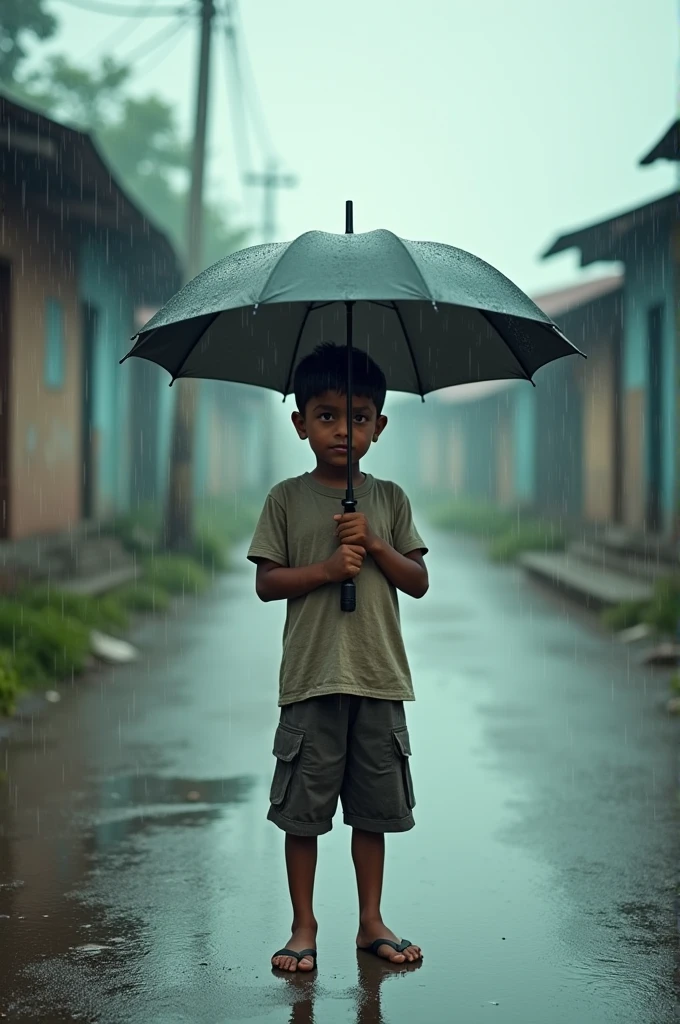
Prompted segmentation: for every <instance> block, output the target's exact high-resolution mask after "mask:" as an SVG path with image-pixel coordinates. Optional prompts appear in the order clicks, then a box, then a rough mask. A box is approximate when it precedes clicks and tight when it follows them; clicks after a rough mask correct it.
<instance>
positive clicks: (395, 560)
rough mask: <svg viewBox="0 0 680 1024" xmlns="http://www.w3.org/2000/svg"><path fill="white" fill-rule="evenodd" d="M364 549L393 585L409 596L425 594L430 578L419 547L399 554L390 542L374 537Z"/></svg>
mask: <svg viewBox="0 0 680 1024" xmlns="http://www.w3.org/2000/svg"><path fill="white" fill-rule="evenodd" d="M366 550H367V552H368V554H369V555H370V556H371V558H372V559H373V561H374V562H375V563H376V565H377V566H378V567H379V568H380V569H381V570H382V572H383V574H384V575H385V576H386V577H387V579H388V580H389V581H390V583H391V584H392V586H393V587H396V588H397V590H401V591H403V593H404V594H408V595H409V597H424V596H425V594H426V593H427V591H428V588H429V586H430V580H429V576H428V573H427V566H426V565H425V560H424V558H423V555H422V552H421V550H420V549H418V550H417V551H409V552H408V554H406V555H400V554H399V552H398V551H395V549H394V548H393V547H392V545H391V544H388V543H387V541H384V540H381V539H380V537H376V538H375V541H374V542H373V543H372V544H371V545H370V546H368V547H367V548H366Z"/></svg>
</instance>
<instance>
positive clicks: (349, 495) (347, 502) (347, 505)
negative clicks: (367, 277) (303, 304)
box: [342, 302, 357, 512]
mask: <svg viewBox="0 0 680 1024" xmlns="http://www.w3.org/2000/svg"><path fill="white" fill-rule="evenodd" d="M345 308H346V311H347V491H346V493H345V499H344V501H343V503H342V504H343V507H344V509H345V512H354V510H355V509H356V504H357V503H356V501H355V499H354V479H353V477H354V466H353V464H352V387H353V381H352V340H353V331H354V303H353V302H346V303H345Z"/></svg>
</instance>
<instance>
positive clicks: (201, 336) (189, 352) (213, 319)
mask: <svg viewBox="0 0 680 1024" xmlns="http://www.w3.org/2000/svg"><path fill="white" fill-rule="evenodd" d="M223 312H224V310H222V309H220V310H218V311H217V313H215V314H214V316H212V317H211V319H210V323H208V324H206V326H205V330H203V331H201V333H200V334H199V336H198V337H197V338H196V341H195V342H194V343H193V345H192V346H191V347H190V349H189V351H188V352H187V353H186V355H185V356H184V359H183V360H182V362H181V363H180V364H179V366H178V367H177V370H176V372H175V373H173V375H172V380H171V381H170V387H172V385H173V384H174V383H175V381H176V380H177V379H178V378H179V375H180V373H181V372H182V370H183V369H184V367H185V366H186V362H187V359H188V358H189V356H190V355H191V353H192V352H193V351H194V349H195V348H196V346H197V345H198V343H199V341H202V340H203V338H204V337H205V336H206V334H207V332H208V331H209V330H210V328H211V327H212V325H213V324H214V323H215V321H216V320H217V318H218V316H220V315H221V314H222V313H223Z"/></svg>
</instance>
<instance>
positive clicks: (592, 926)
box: [0, 531, 680, 1024]
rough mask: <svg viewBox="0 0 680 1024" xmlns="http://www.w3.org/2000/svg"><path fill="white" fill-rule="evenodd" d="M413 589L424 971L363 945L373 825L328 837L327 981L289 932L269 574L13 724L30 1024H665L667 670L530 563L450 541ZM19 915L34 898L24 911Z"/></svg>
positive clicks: (6, 948) (10, 782)
mask: <svg viewBox="0 0 680 1024" xmlns="http://www.w3.org/2000/svg"><path fill="white" fill-rule="evenodd" d="M428 539H429V540H431V545H432V552H431V554H430V555H429V556H428V561H429V564H430V569H431V579H432V585H431V589H430V592H429V594H428V595H427V597H426V598H425V599H424V600H423V601H420V602H416V601H411V600H409V599H408V598H404V599H403V601H402V608H403V620H404V630H405V634H406V641H407V647H408V651H409V655H410V660H411V665H412V668H413V674H414V680H415V685H416V694H417V696H418V700H417V701H416V703H415V704H413V705H410V706H409V707H408V713H409V724H410V729H411V739H412V744H413V748H414V756H413V772H414V781H415V787H416V796H417V807H416V822H417V824H416V828H415V829H414V830H413V831H412V832H410V833H407V834H405V835H398V836H394V837H388V867H387V877H386V885H385V895H384V910H385V917H386V920H387V923H388V924H389V925H390V927H391V928H393V929H394V930H396V931H397V932H398V933H401V934H402V935H405V936H407V937H408V938H410V939H412V940H413V941H415V942H418V943H419V944H421V945H422V946H423V949H424V951H425V954H426V961H425V963H424V965H423V966H422V967H420V968H418V969H415V970H410V971H408V972H404V971H399V970H396V971H395V969H393V968H389V967H384V966H383V965H382V964H381V963H380V962H379V961H377V960H375V959H374V958H369V957H366V956H364V955H359V956H358V955H357V954H356V952H355V950H354V938H355V933H356V895H355V889H354V883H353V874H352V865H351V860H350V856H349V830H348V829H347V828H345V827H344V826H343V825H342V821H341V818H340V816H339V815H338V817H337V818H336V821H335V827H334V830H333V832H332V833H331V834H330V835H328V836H325V837H322V838H321V839H320V841H319V842H320V857H319V869H318V882H317V916H318V918H319V921H320V931H319V972H318V975H315V976H313V977H311V978H310V977H309V976H302V975H298V976H292V977H291V979H290V980H286V979H282V978H280V977H277V976H273V975H272V974H271V972H270V969H269V965H268V961H269V956H270V955H271V953H272V952H273V951H274V950H275V949H277V948H279V947H280V946H281V945H282V944H283V943H284V942H285V941H286V940H287V939H288V935H289V925H290V910H289V904H288V898H287V892H286V885H285V871H284V863H283V857H282V844H283V835H282V833H280V832H279V831H278V829H277V828H276V827H275V826H274V825H272V824H271V823H269V822H267V821H266V820H265V815H266V811H267V806H268V805H267V793H268V787H269V783H270V778H271V772H272V770H273V764H274V759H273V757H272V755H271V743H272V735H273V729H274V727H275V723H276V721H277V715H278V711H277V708H276V675H277V668H278V657H279V649H280V648H279V644H280V631H281V626H282V621H283V611H284V609H283V606H282V605H281V604H271V605H262V604H260V602H258V600H257V598H256V597H255V594H254V591H253V578H252V570H251V568H250V566H248V565H247V564H246V563H244V564H243V565H242V566H241V567H240V569H239V571H238V572H235V573H233V574H231V575H230V576H228V577H227V578H225V579H223V580H222V581H221V582H220V583H219V585H218V587H217V589H216V591H215V592H213V593H212V594H211V595H210V596H209V597H207V598H203V599H201V600H200V601H199V602H195V601H187V603H186V605H185V607H184V608H183V609H182V610H181V611H180V612H179V613H178V614H173V615H171V616H169V618H168V619H167V620H165V621H161V620H158V619H157V620H153V621H149V622H146V623H145V624H144V625H143V626H142V627H141V628H140V630H139V632H138V634H137V639H138V642H139V643H140V645H141V646H142V648H143V652H144V653H143V657H142V659H141V661H140V662H139V663H138V664H137V665H135V666H133V667H126V668H123V669H117V670H115V671H113V670H111V671H106V672H103V673H101V674H100V675H98V676H96V677H94V678H93V679H90V680H88V681H86V682H85V681H83V682H79V683H78V684H77V685H76V687H75V688H73V689H71V688H69V687H67V688H66V689H65V690H64V699H63V701H62V703H61V704H59V705H56V706H55V707H53V708H51V709H50V710H49V713H48V714H47V715H46V716H44V717H42V718H40V719H37V720H36V721H35V722H34V723H32V724H31V723H28V724H27V725H26V727H25V728H24V729H22V731H21V732H19V733H18V734H16V735H15V737H14V738H13V739H11V740H10V741H9V742H3V743H0V771H2V770H3V769H4V771H5V773H6V774H5V778H4V781H3V782H2V783H0V978H1V984H0V1011H2V1013H3V1014H6V1015H7V1019H9V1020H12V1021H17V1022H28V1021H31V1022H34V1021H40V1022H41V1024H53V1022H55V1024H56V1022H58V1021H66V1020H73V1019H80V1020H93V1021H94V1020H96V1021H100V1022H102V1024H104V1022H112V1024H113V1022H115V1024H121V1022H126V1024H127V1022H130V1024H138V1022H139V1024H175V1022H192V1024H219V1022H222V1021H248V1022H250V1024H259V1022H262V1024H312V1022H315V1024H340V1022H342V1024H379V1022H382V1024H411V1022H414V1021H415V1022H427V1024H429V1022H433V1024H439V1022H449V1021H455V1022H460V1024H477V1022H487V1021H498V1022H501V1021H502V1022H504V1024H520V1022H521V1024H543V1022H551V1024H591V1022H592V1024H608V1022H610V1021H612V1022H613V1021H616V1022H625V1024H628V1022H630V1024H666V1022H668V1021H675V1020H677V1019H678V1016H677V1014H676V999H675V987H674V986H675V981H674V977H675V970H676V959H677V947H678V941H677V931H676V925H675V915H674V897H675V886H676V874H677V872H676V862H677V852H678V842H677V840H678V817H677V810H676V804H677V799H676V785H675V773H676V760H677V758H676V747H677V745H678V732H679V731H680V725H679V724H678V723H677V721H674V720H671V719H669V718H668V717H667V716H666V714H665V713H664V711H663V702H664V698H665V696H666V684H665V682H664V678H663V675H662V674H657V675H651V674H647V675H646V674H644V673H643V672H642V671H641V670H639V669H638V668H636V667H635V665H634V663H633V662H632V661H630V662H629V653H628V651H627V650H625V649H622V648H621V647H619V646H617V645H615V644H613V643H612V641H611V640H609V639H608V638H607V637H604V636H602V635H600V634H599V633H598V632H597V631H596V630H595V629H594V628H592V627H591V626H589V625H588V623H587V622H584V621H582V620H580V619H579V617H578V616H577V615H576V613H574V612H572V611H568V612H567V613H565V610H564V608H563V606H562V604H561V603H560V602H558V601H556V600H554V599H553V598H552V597H547V596H546V595H545V594H544V593H542V592H541V591H540V590H537V589H535V588H534V586H533V585H530V584H528V583H527V582H525V580H524V579H523V578H522V576H521V575H520V574H519V573H517V572H516V571H515V570H512V569H501V568H498V567H495V566H493V565H490V564H488V563H487V562H485V561H484V560H483V559H482V558H480V556H479V555H478V554H477V553H476V551H475V549H474V548H473V547H472V546H470V545H469V544H466V543H464V542H461V541H456V540H454V539H452V538H450V537H448V536H446V535H437V534H435V535H434V536H432V537H431V534H430V531H428ZM5 915H9V916H5Z"/></svg>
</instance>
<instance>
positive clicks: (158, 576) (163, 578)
mask: <svg viewBox="0 0 680 1024" xmlns="http://www.w3.org/2000/svg"><path fill="white" fill-rule="evenodd" d="M144 576H145V579H146V582H147V583H149V584H150V585H151V586H152V587H160V588H161V589H162V590H165V591H167V592H168V593H170V594H186V593H190V594H201V593H203V591H204V590H206V589H207V587H208V585H209V582H210V578H209V576H208V573H207V572H206V571H205V569H204V568H203V566H201V565H199V563H198V562H196V561H194V559H193V558H183V557H181V556H179V555H159V556H158V557H156V558H149V559H147V561H146V562H145V563H144Z"/></svg>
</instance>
